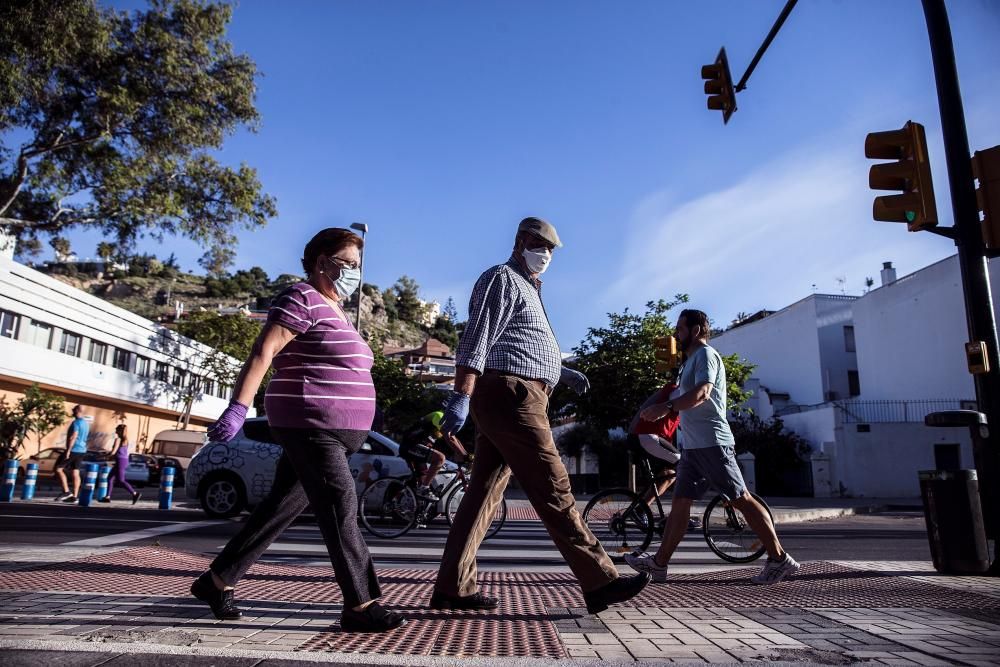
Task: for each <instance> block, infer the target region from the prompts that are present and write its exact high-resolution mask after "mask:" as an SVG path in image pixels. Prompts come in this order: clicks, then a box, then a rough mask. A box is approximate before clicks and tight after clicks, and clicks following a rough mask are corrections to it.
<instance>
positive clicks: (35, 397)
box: [0, 384, 66, 459]
mask: <svg viewBox="0 0 1000 667" xmlns="http://www.w3.org/2000/svg"><path fill="white" fill-rule="evenodd" d="M65 419H66V409H65V399H64V398H63V397H62V396H60V395H59V394H53V393H51V392H47V391H44V390H42V389H41V388H40V387H39V386H38V385H37V384H32V385H31V386H30V387H28V388H27V389H26V390H25V391H24V396H22V397H21V399H20V400H18V402H17V403H16V404H10V403H8V402H7V398H6V397H0V459H10V458H16V457H17V455H18V452H20V451H21V448H22V447H23V446H24V441H25V440H27V439H28V435H29V434H31V433H34V434H35V437H37V438H38V441H39V442H41V439H42V438H43V437H44V436H45V435H46V434H47V433H48V432H49V431H51V430H52V429H53V428H55V427H56V426H59V424H61V423H63V421H65Z"/></svg>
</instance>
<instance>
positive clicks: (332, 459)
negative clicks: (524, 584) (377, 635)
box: [191, 228, 404, 632]
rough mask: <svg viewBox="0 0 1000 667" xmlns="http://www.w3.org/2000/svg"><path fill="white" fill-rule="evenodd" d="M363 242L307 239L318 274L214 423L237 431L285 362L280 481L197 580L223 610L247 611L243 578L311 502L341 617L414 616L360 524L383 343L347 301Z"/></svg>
mask: <svg viewBox="0 0 1000 667" xmlns="http://www.w3.org/2000/svg"><path fill="white" fill-rule="evenodd" d="M362 245H363V241H362V239H361V237H359V236H357V235H356V234H354V233H353V232H350V231H348V230H346V229H338V228H330V229H324V230H323V231H321V232H319V233H318V234H316V236H314V237H313V238H312V240H310V241H309V243H308V244H306V247H305V251H304V252H303V258H302V268H303V269H305V271H306V273H307V275H308V279H307V280H306V282H302V283H297V284H295V285H292V286H291V287H289V288H288V289H286V290H285V291H284V292H282V293H281V294H280V295H279V296H278V297H277V298H276V299H275V300H274V303H273V305H272V306H271V309H270V311H269V313H268V316H267V324H266V325H265V326H264V329H263V331H261V333H260V336H259V337H258V338H257V341H256V342H255V343H254V348H253V353H252V354H251V356H250V359H248V360H247V362H246V364H245V365H244V366H243V370H242V372H241V373H240V376H239V378H238V379H237V381H236V386H235V388H234V392H233V400H232V402H231V403H230V404H229V407H228V408H226V410H225V412H223V413H222V416H221V417H219V420H218V421H217V422H216V423H215V424H214V425H213V426H212V427H211V428H210V429H209V432H208V435H209V437H210V438H211V439H212V440H217V441H222V442H226V441H228V440H231V439H232V438H233V437H234V436H235V435H236V433H237V432H238V431H239V429H240V427H241V426H242V425H243V421H244V419H245V418H246V413H247V407H248V406H249V405H250V401H251V400H252V399H253V396H254V394H256V393H257V389H258V388H259V387H260V383H261V381H262V380H263V378H264V374H265V373H266V372H267V370H268V368H269V367H270V366H271V365H272V364H273V366H274V370H275V373H274V376H273V377H272V378H271V381H270V382H269V383H268V385H267V391H266V393H265V397H264V407H265V409H266V411H267V420H268V424H269V425H270V427H271V432H272V434H273V435H274V438H275V440H277V442H278V443H279V444H280V445H281V446H282V448H283V450H284V451H283V453H282V455H281V458H280V459H279V461H278V468H277V471H276V472H275V476H274V485H273V486H272V487H271V493H270V495H269V496H268V497H267V498H266V499H265V500H264V501H263V502H262V503H260V505H258V506H257V508H256V509H255V510H254V511H253V513H252V514H251V515H250V518H249V519H247V521H246V523H244V524H243V527H242V529H241V530H240V532H239V533H237V534H236V536H235V537H233V538H232V539H231V540H230V541H229V544H227V545H226V546H225V548H224V549H223V550H222V553H220V554H219V555H218V557H217V558H216V559H215V560H214V561H213V562H212V564H211V566H210V567H209V570H208V571H207V572H205V573H204V574H203V575H201V576H200V577H199V578H198V579H196V580H195V582H194V584H192V586H191V593H192V594H193V595H194V596H195V597H196V598H198V599H199V600H202V601H203V602H206V603H208V605H209V606H210V607H211V608H212V612H213V613H214V614H215V616H216V618H219V619H223V620H233V619H237V618H240V616H241V612H240V610H239V609H238V608H237V606H236V603H235V601H234V588H235V586H236V584H237V583H238V582H239V581H240V579H241V578H242V577H243V575H244V574H246V571H247V570H248V569H250V566H251V565H253V564H254V563H255V562H256V561H257V559H258V558H260V556H261V554H263V553H264V551H265V550H266V549H267V547H268V546H270V544H271V543H272V542H273V541H274V540H275V539H276V538H277V537H278V536H279V535H281V533H282V532H283V531H284V530H285V528H286V527H287V526H288V525H289V524H290V523H291V522H292V520H293V519H295V517H297V516H298V515H299V514H300V513H301V512H302V511H303V510H304V509H305V508H306V507H307V506H308V505H311V506H312V509H313V511H314V512H315V513H316V519H317V522H318V524H319V528H320V531H321V532H322V534H323V540H324V542H325V543H326V548H327V551H328V552H329V554H330V562H331V563H332V564H333V571H334V575H335V576H336V578H337V583H338V584H339V586H340V589H341V591H342V593H343V596H344V610H343V614H342V615H341V618H340V625H341V627H342V628H343V629H344V630H346V631H351V632H384V631H386V630H391V629H393V628H397V627H399V626H400V625H402V624H403V622H404V619H403V617H402V616H400V615H399V614H397V613H395V612H391V611H388V610H386V609H385V608H383V607H382V606H381V605H380V604H379V603H378V602H377V600H378V598H379V597H380V595H381V591H380V589H379V583H378V578H377V577H376V575H375V568H374V566H373V564H372V558H371V554H370V553H369V551H368V546H367V545H366V544H365V542H364V540H363V539H362V536H361V531H360V529H359V527H358V521H357V510H358V508H357V502H358V501H357V496H356V495H355V493H356V492H355V489H354V479H353V478H352V477H351V471H350V468H349V466H348V457H349V456H350V455H351V454H353V453H354V452H356V451H358V450H359V449H360V448H361V445H362V444H363V443H364V441H365V438H366V437H367V435H368V430H369V429H370V428H371V424H372V419H373V417H374V414H375V387H374V385H373V384H372V379H371V366H372V361H373V357H372V351H371V348H369V347H368V344H367V343H365V341H364V339H362V338H361V336H360V335H359V334H358V332H357V331H356V330H355V329H354V327H353V326H351V324H350V321H349V320H348V318H347V316H346V315H345V314H344V310H343V308H342V307H341V304H342V303H343V301H344V300H346V299H347V298H348V297H349V296H350V295H351V294H353V293H354V291H355V290H356V289H358V283H359V282H360V279H361V276H360V271H359V265H360V251H361V248H362Z"/></svg>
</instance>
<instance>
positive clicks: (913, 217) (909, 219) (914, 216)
mask: <svg viewBox="0 0 1000 667" xmlns="http://www.w3.org/2000/svg"><path fill="white" fill-rule="evenodd" d="M916 219H917V212H916V211H907V212H906V221H907V222H913V221H914V220H916Z"/></svg>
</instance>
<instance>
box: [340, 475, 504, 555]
mask: <svg viewBox="0 0 1000 667" xmlns="http://www.w3.org/2000/svg"><path fill="white" fill-rule="evenodd" d="M407 463H409V465H410V474H409V475H403V476H402V477H384V478H382V479H378V480H375V481H374V482H372V483H371V484H369V485H368V486H367V487H366V488H365V490H364V491H363V492H362V493H361V496H360V498H359V499H358V513H359V516H360V519H361V525H363V526H364V527H365V529H366V530H368V532H370V533H371V534H372V535H375V536H376V537H385V538H389V539H392V538H396V537H401V536H403V535H405V534H406V533H408V532H410V531H411V530H412V529H413V528H414V527H416V526H426V525H427V524H428V523H429V522H430V521H432V520H433V519H434V518H436V517H437V516H438V514H439V513H440V512H439V511H438V509H439V507H440V508H442V509H443V514H444V518H445V520H446V521H447V522H448V525H449V526H450V525H451V523H452V521H453V519H454V517H455V513H456V512H457V511H458V506H459V504H460V503H461V502H462V498H463V497H465V490H466V488H467V487H468V476H469V469H468V468H467V467H466V466H464V465H458V466H456V468H455V469H454V470H442V471H441V472H440V473H438V476H437V477H438V478H440V477H442V476H445V477H447V478H449V479H447V481H445V482H443V483H439V484H434V483H432V484H431V490H432V491H434V494H435V495H436V496H437V497H438V499H437V500H434V499H430V498H422V497H420V496H419V495H418V493H417V488H418V484H417V480H418V479H419V477H420V475H421V474H423V473H418V472H417V471H416V470H415V469H414V467H413V464H412V463H410V462H409V461H407ZM506 521H507V500H506V498H504V499H501V501H500V505H499V506H498V507H497V511H496V514H495V515H494V517H493V522H492V523H491V524H490V527H489V529H488V530H487V531H486V535H485V537H484V538H483V539H487V540H488V539H490V538H491V537H493V536H494V535H496V534H497V533H498V532H500V529H501V528H503V525H504V523H505V522H506Z"/></svg>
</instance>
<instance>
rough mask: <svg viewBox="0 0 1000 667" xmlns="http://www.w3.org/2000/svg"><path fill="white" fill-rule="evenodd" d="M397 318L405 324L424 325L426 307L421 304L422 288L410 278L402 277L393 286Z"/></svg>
mask: <svg viewBox="0 0 1000 667" xmlns="http://www.w3.org/2000/svg"><path fill="white" fill-rule="evenodd" d="M391 289H392V291H393V294H394V296H395V302H394V305H395V308H396V316H397V317H398V318H399V319H401V320H403V321H404V322H409V323H411V324H416V325H423V319H424V306H423V304H421V303H420V286H419V285H418V284H417V281H416V280H414V279H413V278H410V277H409V276H402V277H400V279H399V280H397V281H396V284H395V285H393V286H392V288H391Z"/></svg>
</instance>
